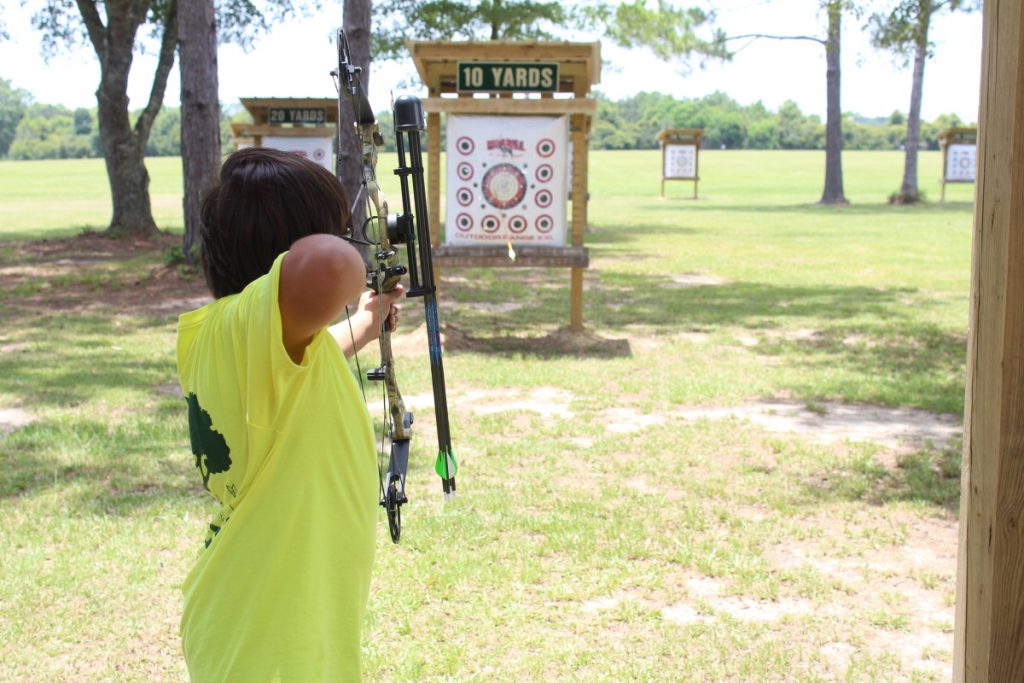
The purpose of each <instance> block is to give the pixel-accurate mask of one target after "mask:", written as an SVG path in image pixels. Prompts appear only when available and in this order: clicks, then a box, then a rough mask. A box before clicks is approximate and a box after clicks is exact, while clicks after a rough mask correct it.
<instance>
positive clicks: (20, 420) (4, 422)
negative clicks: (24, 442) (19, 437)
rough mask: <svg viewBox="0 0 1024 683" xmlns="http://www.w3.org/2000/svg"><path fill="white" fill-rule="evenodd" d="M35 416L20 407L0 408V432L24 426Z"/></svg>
mask: <svg viewBox="0 0 1024 683" xmlns="http://www.w3.org/2000/svg"><path fill="white" fill-rule="evenodd" d="M34 419H35V418H34V417H32V415H30V414H29V413H28V412H26V411H24V410H22V409H21V408H0V434H7V433H8V432H13V431H14V430H16V429H20V428H21V427H24V426H25V425H27V424H28V423H30V422H32V421H33V420H34Z"/></svg>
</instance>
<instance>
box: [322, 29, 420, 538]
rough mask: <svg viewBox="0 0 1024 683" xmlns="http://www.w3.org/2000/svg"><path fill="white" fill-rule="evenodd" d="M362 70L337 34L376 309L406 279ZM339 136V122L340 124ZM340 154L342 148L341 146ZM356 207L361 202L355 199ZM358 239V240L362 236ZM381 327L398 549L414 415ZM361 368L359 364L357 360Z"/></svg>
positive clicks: (392, 523)
mask: <svg viewBox="0 0 1024 683" xmlns="http://www.w3.org/2000/svg"><path fill="white" fill-rule="evenodd" d="M359 71H360V70H359V68H358V67H356V66H354V65H353V64H352V60H351V58H350V55H349V50H348V40H347V38H346V36H345V32H344V30H339V31H338V72H337V73H338V79H339V84H338V85H339V87H338V96H339V112H340V110H341V106H340V101H341V97H342V96H347V97H348V99H349V101H350V102H351V105H352V111H353V112H354V116H355V121H354V130H355V133H356V134H357V136H358V138H359V140H360V143H361V144H362V163H361V175H362V179H361V183H360V190H359V194H360V198H361V200H362V202H363V203H364V204H363V207H364V211H365V213H364V216H365V219H364V222H363V225H362V231H361V232H362V237H363V238H365V240H359V241H364V243H365V244H366V245H367V246H368V249H369V251H370V252H371V253H370V254H369V264H368V265H367V277H366V284H367V286H368V287H369V288H370V289H372V290H373V291H375V292H377V294H378V297H377V302H378V305H379V306H381V307H383V305H384V297H383V296H380V295H382V294H384V293H386V292H391V291H393V290H394V289H395V288H396V287H397V286H398V284H399V282H400V281H401V279H402V276H403V275H405V273H406V268H405V266H404V265H402V263H401V261H400V259H399V257H398V254H397V252H396V251H395V250H394V249H393V248H392V245H391V241H390V239H389V235H388V229H387V226H388V207H387V202H386V201H384V199H383V194H382V192H381V190H380V185H379V183H378V182H377V154H378V149H379V147H380V146H381V145H382V144H383V142H384V141H383V138H382V137H381V135H380V130H379V128H378V126H377V120H376V117H375V116H374V114H373V109H372V107H371V106H370V103H369V101H368V100H367V98H366V95H365V93H364V92H363V90H362V84H361V82H360V80H359ZM338 130H339V135H340V131H341V121H340V118H339V121H338ZM339 148H340V145H339ZM356 203H357V205H358V204H359V198H357V202H356ZM355 237H357V238H358V237H359V236H358V235H357V236H355ZM378 318H379V319H380V320H382V321H384V322H383V323H382V329H381V332H380V336H379V344H380V366H379V367H377V368H376V369H373V370H370V371H368V372H367V373H366V377H367V379H369V380H371V381H379V382H383V385H384V402H385V418H384V430H383V433H382V435H381V449H380V453H379V454H378V465H377V467H378V476H379V480H380V494H381V498H380V504H381V506H382V507H384V509H385V511H386V513H387V518H388V529H389V531H390V534H391V540H392V541H394V542H395V543H398V540H399V538H400V536H401V533H402V515H401V507H402V505H403V504H404V503H406V502H407V500H408V499H407V498H406V495H405V477H406V473H407V471H408V467H409V450H410V449H409V447H410V443H411V440H412V422H413V416H412V413H410V412H409V411H407V410H406V408H405V402H404V400H403V399H402V393H401V391H400V390H399V388H398V380H397V376H396V373H395V362H394V355H393V353H392V349H391V330H390V329H389V327H388V323H387V320H388V316H387V311H383V310H380V311H378ZM357 366H358V359H357ZM385 437H387V439H388V440H390V443H391V452H390V457H389V459H388V465H387V470H386V472H385V471H384V469H383V454H384V445H385V444H384V439H385Z"/></svg>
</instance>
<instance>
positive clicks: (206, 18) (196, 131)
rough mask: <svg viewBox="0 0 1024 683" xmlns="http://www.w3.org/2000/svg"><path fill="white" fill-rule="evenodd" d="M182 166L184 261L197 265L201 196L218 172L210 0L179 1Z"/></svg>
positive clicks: (217, 106) (214, 33)
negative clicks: (183, 188)
mask: <svg viewBox="0 0 1024 683" xmlns="http://www.w3.org/2000/svg"><path fill="white" fill-rule="evenodd" d="M180 2H181V20H180V23H179V26H178V34H179V35H178V49H179V51H180V62H179V69H180V72H181V165H182V170H183V174H184V178H185V196H184V200H183V204H184V207H183V208H184V211H185V234H184V238H183V240H182V250H183V252H184V254H185V260H186V261H188V263H190V264H192V265H196V264H197V263H198V260H199V259H198V256H199V253H198V248H199V246H200V245H199V234H200V233H199V228H200V225H201V223H202V221H201V218H200V208H201V203H202V197H203V194H204V193H205V192H206V189H207V188H208V187H210V185H212V184H213V182H214V180H216V178H217V173H218V171H219V170H220V154H221V152H220V102H219V100H218V98H217V23H216V19H215V17H214V7H213V0H180Z"/></svg>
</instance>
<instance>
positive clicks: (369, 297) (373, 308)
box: [359, 284, 405, 339]
mask: <svg viewBox="0 0 1024 683" xmlns="http://www.w3.org/2000/svg"><path fill="white" fill-rule="evenodd" d="M404 296H405V287H403V286H402V285H401V284H399V285H396V286H395V288H394V289H393V290H391V291H390V292H384V293H383V294H380V295H378V294H377V293H376V292H373V291H368V292H364V293H363V295H362V296H361V297H359V310H360V311H368V312H369V314H370V315H371V316H372V320H373V325H372V327H373V329H374V331H375V334H374V335H373V337H372V338H373V339H376V338H377V337H378V336H380V331H381V329H382V326H383V325H384V324H386V325H387V330H388V332H394V331H395V329H396V328H397V327H398V314H399V311H400V307H399V305H398V304H397V303H396V302H397V301H398V300H399V299H401V298H403V297H404ZM385 321H386V323H385Z"/></svg>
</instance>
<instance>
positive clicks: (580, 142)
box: [569, 114, 590, 332]
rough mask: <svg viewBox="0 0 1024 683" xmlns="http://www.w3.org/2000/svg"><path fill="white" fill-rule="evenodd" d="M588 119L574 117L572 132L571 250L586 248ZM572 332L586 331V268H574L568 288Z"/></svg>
mask: <svg viewBox="0 0 1024 683" xmlns="http://www.w3.org/2000/svg"><path fill="white" fill-rule="evenodd" d="M588 122H589V119H588V117H586V116H584V115H583V114H573V116H572V119H571V128H572V164H573V175H572V246H574V247H582V246H583V234H584V232H585V231H586V229H587V185H588V183H587V164H588V160H587V157H588V154H587V151H588V147H589V144H590V143H589V141H588V137H589V135H588V134H587V124H588ZM569 329H570V330H572V331H573V332H582V331H583V268H573V269H572V274H571V276H570V284H569Z"/></svg>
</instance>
